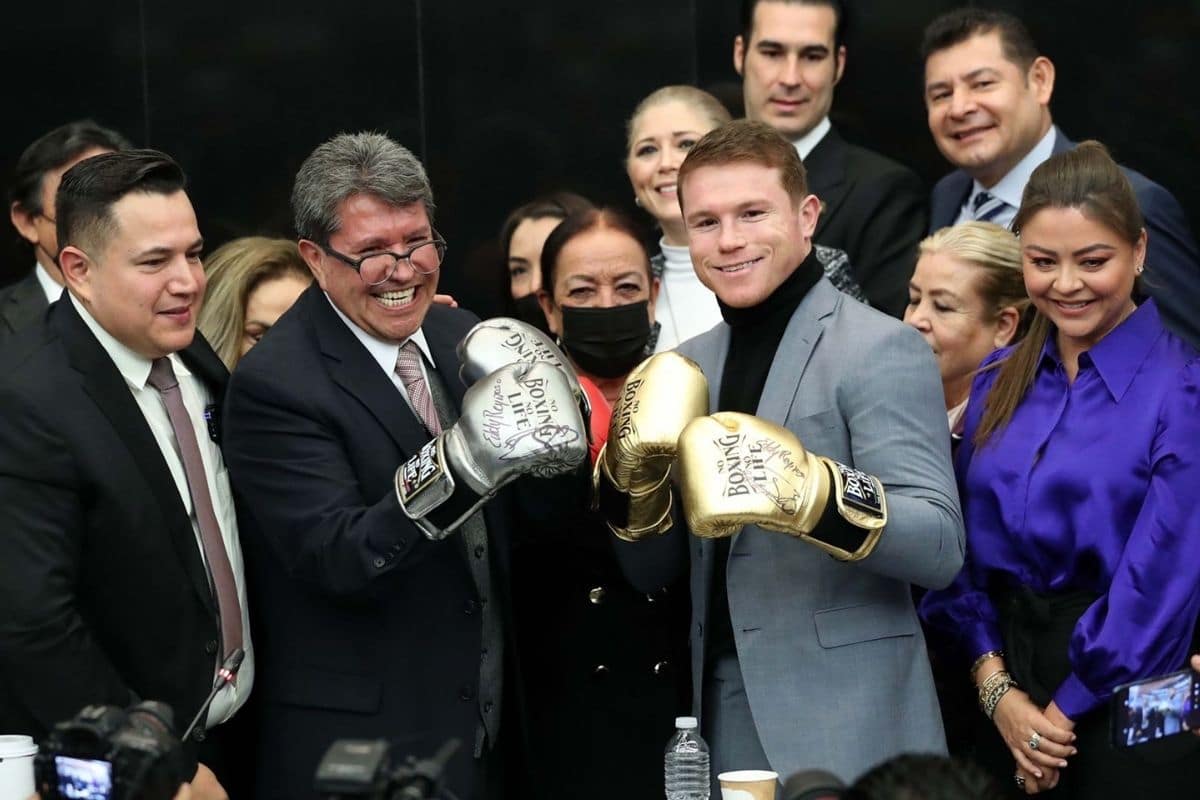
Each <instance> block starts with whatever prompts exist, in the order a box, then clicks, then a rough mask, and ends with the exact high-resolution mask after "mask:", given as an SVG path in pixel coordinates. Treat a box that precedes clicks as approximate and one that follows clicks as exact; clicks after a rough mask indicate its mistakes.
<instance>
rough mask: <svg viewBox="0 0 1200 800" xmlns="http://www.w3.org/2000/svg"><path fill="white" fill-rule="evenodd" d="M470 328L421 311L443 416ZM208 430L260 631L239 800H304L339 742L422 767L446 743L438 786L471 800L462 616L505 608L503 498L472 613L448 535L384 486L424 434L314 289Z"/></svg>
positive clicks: (471, 735)
mask: <svg viewBox="0 0 1200 800" xmlns="http://www.w3.org/2000/svg"><path fill="white" fill-rule="evenodd" d="M475 322H476V319H475V317H474V316H473V315H471V314H469V313H467V312H465V311H460V310H457V309H450V308H447V307H444V306H440V305H436V304H435V305H434V306H433V307H432V308H430V310H429V313H428V315H427V316H426V318H425V322H424V325H423V326H422V330H423V331H424V334H425V337H426V341H427V342H428V344H429V347H430V350H431V352H432V354H433V358H434V361H435V362H436V366H437V371H438V373H439V374H440V376H441V380H442V382H443V383H444V384H445V386H446V388H447V389H448V390H449V393H450V395H451V396H452V399H453V402H454V405H455V407H456V408H457V407H459V405H460V403H461V401H462V396H463V393H464V391H465V390H466V387H465V386H464V385H463V383H462V381H461V380H460V379H459V377H458V358H457V356H456V354H455V345H456V344H457V343H458V341H459V340H460V339H461V338H462V337H463V335H464V334H466V332H467V331H468V330H469V329H470V327H471V326H472V325H473V324H474V323H475ZM225 419H226V425H227V432H226V441H227V444H226V452H227V459H228V463H229V469H230V473H231V475H232V477H233V485H234V490H235V492H236V493H237V494H238V496H239V499H240V500H241V501H242V502H241V505H240V506H239V508H241V509H243V510H244V511H245V512H246V514H247V517H248V518H247V519H246V520H245V522H244V523H243V526H242V532H243V537H244V541H245V546H246V551H247V562H248V567H247V570H248V572H249V573H250V576H251V577H252V578H253V579H254V581H256V586H255V593H254V596H253V597H252V598H251V606H252V608H257V619H258V620H259V623H260V624H258V626H257V627H256V629H255V654H256V657H257V661H256V670H257V673H256V674H257V675H258V677H257V679H256V693H257V694H258V697H259V701H260V703H261V710H262V725H261V733H260V738H259V744H260V748H261V749H260V752H261V754H262V755H261V759H260V761H259V769H258V774H259V778H260V782H259V789H258V792H257V793H256V794H255V796H256V797H257V798H268V797H280V798H288V799H289V800H295V798H303V797H313V796H315V795H314V793H313V791H312V779H313V774H314V772H315V770H316V767H317V764H318V761H319V760H320V758H321V756H322V754H323V753H324V752H325V750H326V748H327V747H328V746H329V745H330V744H331V743H332V742H333V741H334V740H336V739H339V738H385V739H389V740H391V741H392V742H393V752H394V755H396V756H397V757H403V756H405V755H407V754H413V755H417V756H420V757H428V756H430V755H432V754H433V752H434V751H435V750H436V749H437V748H438V747H439V746H441V745H442V743H443V742H445V741H446V740H447V739H448V738H450V737H452V736H454V737H458V738H459V739H460V740H461V742H462V748H461V749H460V750H459V752H458V753H457V754H456V755H455V756H454V758H453V759H452V760H451V762H450V764H449V766H448V770H447V775H448V782H449V783H448V785H449V786H450V788H451V789H452V790H453V791H454V792H455V793H456V794H457V795H458V796H459V797H461V798H463V800H468V799H469V798H472V797H475V796H477V793H478V791H479V788H478V786H476V784H475V777H476V771H477V770H476V765H475V764H474V762H473V759H472V756H471V750H472V746H473V744H474V740H475V732H476V725H477V722H478V719H479V715H478V705H477V694H476V693H477V690H478V687H477V683H478V680H479V668H480V658H481V657H482V654H481V652H480V650H481V635H482V634H481V617H480V613H479V610H480V604H481V603H483V602H500V603H503V602H504V597H505V596H506V595H507V591H506V590H505V585H504V580H505V577H506V575H507V570H508V568H507V556H508V553H507V540H508V536H509V531H508V524H507V520H508V518H509V513H510V510H509V509H510V505H509V504H510V500H509V497H508V493H507V492H504V491H502V492H501V493H500V495H499V496H498V497H497V498H495V499H494V500H493V501H492V502H490V503H489V504H488V505H487V506H485V510H484V515H485V519H486V523H487V528H488V542H489V551H490V559H491V565H492V570H491V572H492V576H493V578H492V583H493V593H494V594H495V595H497V596H496V597H492V598H481V597H480V596H479V592H478V591H477V590H476V586H475V583H474V581H473V579H472V576H471V573H470V570H469V567H468V564H467V559H468V558H475V557H477V554H475V553H467V552H466V551H465V548H464V545H463V539H462V537H461V536H459V535H452V536H450V537H448V538H446V539H444V540H442V541H439V542H433V541H430V540H429V539H427V538H426V537H425V536H423V535H422V533H421V532H420V531H419V530H418V529H417V528H416V527H415V526H414V525H413V524H412V522H411V521H410V520H409V519H408V518H407V517H406V516H405V515H404V513H403V512H402V511H401V509H400V506H399V503H398V501H397V499H396V493H395V489H394V483H393V478H394V474H395V471H396V468H397V467H398V466H399V465H400V464H401V462H402V461H404V460H405V459H406V458H407V457H409V456H411V455H413V454H415V453H416V452H417V451H418V449H419V448H420V447H421V446H422V445H423V444H425V443H426V442H427V441H428V440H429V438H430V437H429V434H428V433H427V432H426V431H425V430H424V428H423V427H422V426H421V424H420V423H419V422H418V421H417V419H416V417H415V416H414V415H413V414H412V412H411V411H410V410H409V408H408V405H407V404H406V403H405V401H404V399H403V397H402V396H401V395H400V393H399V392H398V390H397V389H396V387H395V385H394V384H393V383H392V382H391V381H390V380H389V378H388V376H387V375H385V374H384V372H383V370H381V369H380V368H379V364H378V363H377V362H376V361H375V360H374V359H373V358H372V357H371V356H370V354H369V353H368V352H367V350H366V349H365V348H364V347H363V346H362V344H361V343H360V342H359V341H358V340H357V339H356V338H355V337H354V335H353V333H351V331H350V329H349V328H348V327H347V326H346V325H345V323H343V322H342V320H341V319H340V318H339V317H338V316H337V314H336V313H335V311H334V310H333V308H332V307H331V305H330V303H329V301H328V300H327V298H326V297H325V295H324V294H323V292H322V291H321V289H320V288H319V287H318V286H316V285H313V286H312V287H311V288H309V289H308V290H307V291H306V292H305V293H304V294H303V295H301V297H300V299H299V300H298V301H297V302H296V304H295V305H294V306H293V307H292V309H291V310H289V311H288V312H287V313H286V314H285V315H284V316H283V318H282V319H280V321H279V322H278V324H276V326H275V327H274V328H273V329H272V330H271V332H270V334H269V335H268V336H266V337H264V339H263V340H262V342H261V343H259V344H258V345H256V346H255V347H254V349H253V350H251V351H250V352H249V354H248V355H247V356H246V357H245V358H244V359H243V360H242V361H241V363H240V364H239V365H238V368H237V369H236V371H235V372H234V375H233V378H232V380H231V382H230V388H229V392H228V398H227V402H226V414H225ZM508 649H509V650H511V648H508ZM502 708H503V714H504V716H505V717H506V718H507V717H509V716H510V712H516V710H517V709H515V708H513V709H510V708H509V707H508V706H507V705H505V706H502Z"/></svg>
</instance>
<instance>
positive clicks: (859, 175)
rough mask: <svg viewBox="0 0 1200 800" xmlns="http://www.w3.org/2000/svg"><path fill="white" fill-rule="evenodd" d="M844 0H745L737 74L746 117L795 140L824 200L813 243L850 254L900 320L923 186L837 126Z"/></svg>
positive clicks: (863, 282)
mask: <svg viewBox="0 0 1200 800" xmlns="http://www.w3.org/2000/svg"><path fill="white" fill-rule="evenodd" d="M846 23H847V20H846V9H845V8H844V7H843V4H842V2H841V0H744V2H743V4H742V33H741V34H740V35H739V36H737V37H736V38H735V39H734V41H733V67H734V69H736V70H737V72H738V74H739V75H741V76H742V94H743V99H744V101H745V106H746V118H747V119H752V120H757V121H759V122H765V123H766V124H768V125H770V126H771V127H772V128H774V129H775V130H777V131H779V133H781V134H782V135H783V136H784V138H786V139H787V140H788V141H790V142H791V143H792V144H793V145H794V146H795V148H796V152H797V153H799V154H800V158H801V160H802V161H803V162H804V169H805V172H806V174H807V175H808V182H809V188H810V189H811V190H812V192H813V194H815V195H816V196H817V197H818V198H820V200H821V214H820V217H819V219H818V220H817V229H816V231H815V233H814V234H813V241H814V242H815V243H817V244H820V245H825V246H828V247H833V248H837V249H839V250H843V251H845V253H846V255H847V256H849V259H850V272H851V273H852V275H853V277H854V280H855V282H856V283H858V285H859V286H861V287H862V289H863V292H864V293H865V294H866V296H867V300H868V301H869V302H870V303H871V305H873V306H875V307H876V308H878V309H880V310H881V311H885V312H887V313H888V314H891V315H892V316H894V317H899V316H900V315H901V314H903V313H904V306H905V304H906V303H907V302H908V279H909V278H910V277H911V276H912V271H913V265H914V264H915V263H916V260H917V242H918V241H919V240H920V239H921V236H922V234H923V233H924V231H925V223H926V221H927V219H928V212H929V209H928V206H927V205H926V202H925V188H924V186H923V185H922V183H921V181H920V179H919V178H918V177H917V175H916V173H914V172H913V171H912V170H910V169H909V168H907V167H905V166H902V165H900V164H897V163H896V162H895V161H892V160H891V159H888V158H885V157H883V156H881V155H880V154H878V153H875V152H873V151H871V150H867V149H866V148H864V147H859V146H857V145H854V144H850V143H849V142H847V141H846V140H845V139H843V138H842V137H841V135H840V134H839V133H838V131H837V129H836V128H834V127H833V126H832V125H831V124H830V122H829V109H830V106H831V105H832V104H833V91H834V88H835V87H836V86H837V84H838V82H839V81H840V80H841V78H842V73H843V71H844V70H845V67H846V45H845V38H846V27H847V25H846Z"/></svg>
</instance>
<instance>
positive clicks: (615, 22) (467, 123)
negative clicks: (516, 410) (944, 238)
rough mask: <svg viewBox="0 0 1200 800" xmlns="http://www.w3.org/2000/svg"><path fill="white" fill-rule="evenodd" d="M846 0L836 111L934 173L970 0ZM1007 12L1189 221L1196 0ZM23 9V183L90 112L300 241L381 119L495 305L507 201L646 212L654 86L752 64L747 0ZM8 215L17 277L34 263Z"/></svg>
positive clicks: (1, 129) (17, 36) (227, 222)
mask: <svg viewBox="0 0 1200 800" xmlns="http://www.w3.org/2000/svg"><path fill="white" fill-rule="evenodd" d="M850 2H851V5H852V11H851V21H852V30H851V35H850V39H849V42H848V44H849V50H850V53H849V59H848V66H847V72H846V76H845V78H844V80H843V82H842V84H841V85H840V86H839V87H838V90H837V96H836V99H835V102H834V119H835V122H837V124H838V125H839V126H840V128H841V130H842V132H843V133H844V135H845V136H846V137H847V138H848V139H850V140H852V141H856V142H858V143H860V144H864V145H866V146H868V147H872V148H874V149H877V150H879V151H881V152H883V153H886V154H888V155H890V156H892V157H894V158H896V159H898V160H901V161H905V162H907V163H909V164H911V165H912V166H913V167H914V168H915V169H916V170H917V171H918V172H919V173H920V174H921V175H922V176H923V178H924V179H925V180H926V181H927V182H928V183H929V184H930V185H932V183H933V181H935V180H936V179H937V178H938V177H939V176H941V175H942V174H943V173H944V172H946V171H947V167H946V164H945V163H944V162H943V161H942V159H941V156H940V155H939V154H938V152H937V150H936V149H935V147H934V145H933V143H932V141H931V139H930V137H929V132H928V130H927V128H926V126H925V114H924V108H923V105H922V102H921V77H922V65H921V63H920V61H919V58H918V57H917V55H916V50H917V46H918V43H919V40H920V34H921V30H922V28H923V26H924V25H925V23H926V22H927V21H928V20H930V19H931V18H932V17H934V16H935V15H936V14H938V13H940V12H942V11H945V10H948V9H949V8H952V7H955V6H957V5H962V4H960V3H953V2H937V0H916V2H906V3H898V2H895V0H860V2H857V3H854V2H853V0H850ZM995 5H996V6H997V7H1002V8H1005V9H1007V10H1009V11H1012V12H1015V13H1017V14H1019V15H1020V16H1022V17H1023V18H1024V19H1025V20H1026V21H1027V22H1028V24H1029V26H1030V28H1031V29H1032V31H1033V33H1034V36H1035V38H1036V39H1037V40H1038V43H1039V45H1040V46H1041V48H1042V49H1043V51H1044V52H1045V53H1046V54H1047V55H1049V56H1050V57H1051V58H1052V59H1053V61H1054V62H1055V64H1056V66H1057V68H1058V81H1057V86H1056V89H1055V93H1054V106H1053V108H1054V116H1055V121H1056V122H1057V123H1058V124H1059V125H1060V126H1062V127H1063V128H1064V129H1065V130H1066V131H1067V132H1068V133H1069V135H1070V136H1072V137H1073V138H1075V139H1082V138H1087V137H1094V138H1098V139H1101V140H1102V141H1104V142H1106V143H1107V144H1108V145H1109V146H1110V147H1111V148H1112V149H1113V150H1114V152H1115V153H1116V155H1117V157H1118V158H1119V159H1120V160H1121V161H1122V162H1124V163H1126V164H1128V165H1130V166H1132V167H1134V168H1136V169H1139V170H1141V171H1142V172H1145V173H1146V174H1148V175H1150V176H1151V177H1153V178H1155V179H1156V180H1158V181H1159V182H1160V183H1163V184H1164V185H1166V186H1167V187H1168V188H1169V189H1171V190H1172V191H1173V192H1174V193H1175V194H1176V196H1177V197H1179V199H1180V201H1181V202H1182V203H1183V205H1184V207H1185V209H1186V210H1187V212H1188V214H1189V216H1190V218H1191V220H1192V222H1193V226H1194V225H1195V224H1196V222H1197V221H1198V220H1200V157H1198V156H1197V150H1198V149H1200V104H1198V102H1197V100H1198V99H1200V98H1198V96H1197V92H1196V81H1197V77H1196V76H1197V75H1200V47H1197V45H1196V42H1197V41H1200V3H1197V2H1195V1H1194V0H1149V2H1144V3H1138V4H1132V3H1128V4H1127V3H1120V2H1114V1H1112V0H1109V1H1108V2H1083V0H1053V2H998V3H995ZM5 17H6V20H5V21H6V25H5V29H4V31H3V32H2V33H0V41H3V43H4V47H3V51H2V55H0V59H2V61H0V63H3V65H4V68H5V74H7V75H9V101H8V113H7V114H6V115H5V117H6V119H5V123H4V125H3V126H0V181H2V182H3V185H4V188H5V189H6V190H7V188H8V181H9V179H10V177H11V175H12V168H13V164H14V162H15V160H16V158H17V156H18V155H19V154H20V152H21V150H22V149H23V148H24V147H25V146H26V145H27V144H28V143H29V142H30V141H32V140H33V139H34V138H36V137H37V136H38V135H40V134H41V133H43V132H44V131H46V130H48V129H50V128H51V127H54V126H56V125H59V124H61V123H63V122H66V121H68V120H71V119H76V118H80V117H89V116H90V117H93V118H95V119H96V120H98V121H100V122H101V123H103V124H106V125H109V126H111V127H115V128H117V129H119V130H121V131H123V132H124V133H126V134H127V135H128V136H130V138H132V139H133V140H134V141H135V143H137V144H139V145H149V146H153V147H157V148H160V149H163V150H165V151H167V152H169V153H171V154H172V155H174V156H175V157H176V158H178V159H179V160H180V162H181V163H182V164H183V166H184V168H185V169H186V170H187V171H188V173H189V174H190V176H191V180H192V189H191V194H192V198H193V202H194V203H195V205H196V208H197V212H198V214H199V218H200V226H201V230H202V231H203V232H204V234H205V236H206V238H207V239H208V241H209V242H210V243H211V246H216V245H218V244H220V243H222V242H224V241H226V240H228V239H230V238H233V237H235V236H240V235H246V234H251V233H267V234H277V235H285V236H290V235H291V233H292V231H291V226H290V222H289V211H288V192H289V191H290V188H291V179H292V176H293V175H294V174H295V171H296V168H297V167H298V166H299V164H300V162H301V161H302V160H303V159H304V157H305V156H306V155H307V154H308V153H309V152H310V151H311V150H312V148H313V147H314V146H316V144H318V143H319V142H321V141H323V140H324V139H326V138H328V137H329V136H331V135H333V134H334V133H337V132H338V131H343V130H362V129H373V130H380V131H385V132H387V133H389V134H390V135H392V136H393V137H395V138H396V139H398V140H399V141H400V142H402V143H404V144H406V145H408V146H409V147H411V148H412V149H413V150H414V151H415V152H417V153H418V155H420V156H421V157H422V158H423V159H424V161H425V163H426V165H427V167H428V169H429V172H430V175H431V179H432V182H433V187H434V193H435V197H436V198H437V202H438V213H437V225H438V228H439V230H440V231H441V232H442V234H443V235H444V236H445V237H446V239H447V240H448V241H449V242H450V255H449V257H448V259H447V264H446V267H445V269H444V270H443V277H442V284H441V285H442V287H443V288H444V289H445V290H449V291H451V292H452V293H454V294H455V295H456V296H457V297H458V298H459V299H460V301H462V302H463V304H464V305H467V306H468V307H471V308H474V309H475V310H477V311H479V312H481V313H484V314H487V313H492V312H494V311H496V310H497V292H496V287H497V285H498V283H499V279H498V277H497V276H498V273H499V269H500V267H499V265H498V262H497V260H496V252H495V246H494V242H493V239H494V237H495V234H496V229H497V228H498V227H499V225H500V223H501V221H502V220H503V218H504V215H505V214H506V213H507V212H508V210H509V209H511V208H513V207H514V206H516V205H518V204H520V203H522V202H524V201H525V200H527V199H529V198H531V197H532V196H534V195H535V194H538V193H540V192H543V191H548V190H553V189H561V188H570V189H574V190H576V191H579V192H582V193H583V194H585V195H587V196H589V197H591V198H592V199H594V200H598V201H603V202H609V203H617V204H620V205H623V206H626V207H628V208H630V209H632V191H631V190H630V188H629V185H628V183H627V181H626V178H625V174H624V170H623V167H622V156H623V145H624V120H625V118H626V117H627V116H628V114H629V112H630V110H631V109H632V108H633V106H634V105H635V104H636V103H637V101H638V100H639V99H640V98H641V97H643V96H644V95H645V94H647V93H648V92H650V91H651V90H653V89H655V88H657V87H659V86H662V85H665V84H668V83H695V84H697V85H700V86H704V87H712V86H714V85H716V84H721V83H723V82H724V83H729V82H735V81H737V76H736V74H735V73H734V72H733V68H732V64H731V47H732V40H733V37H734V35H735V34H736V33H737V28H738V22H737V18H738V11H737V2H736V0H607V2H604V3H595V2H588V3H583V2H577V1H575V0H565V2H564V0H521V1H520V2H514V0H502V1H501V2H481V0H399V1H398V2H396V1H393V2H387V3H383V2H369V1H368V0H348V1H347V0H343V2H337V3H330V2H325V1H324V0H292V2H289V3H274V2H265V1H264V0H240V1H235V0H209V2H206V3H203V4H168V3H165V2H157V3H155V2H148V1H147V0H140V1H135V0H112V1H111V2H107V3H91V2H84V0H45V1H44V2H38V3H10V4H8V6H7V8H6V9H5ZM734 85H735V86H736V84H734ZM5 227H6V228H7V233H6V234H5V235H4V236H2V237H0V239H2V243H0V283H3V282H8V281H11V280H14V279H16V278H18V277H19V276H20V275H21V274H23V273H24V272H25V271H27V270H28V269H29V268H30V267H31V266H32V263H33V262H32V256H31V254H30V252H29V250H28V248H25V247H22V246H21V245H20V244H19V240H18V239H17V237H16V234H15V232H14V231H12V229H11V227H9V226H5Z"/></svg>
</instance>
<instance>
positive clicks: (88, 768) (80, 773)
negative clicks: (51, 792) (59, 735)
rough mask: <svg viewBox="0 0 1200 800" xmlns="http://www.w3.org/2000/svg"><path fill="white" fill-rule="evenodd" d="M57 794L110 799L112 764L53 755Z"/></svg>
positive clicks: (76, 798) (85, 799) (75, 799)
mask: <svg viewBox="0 0 1200 800" xmlns="http://www.w3.org/2000/svg"><path fill="white" fill-rule="evenodd" d="M54 766H55V768H56V769H57V771H58V794H59V796H60V797H66V798H71V799H72V800H111V798H112V796H113V779H112V764H110V763H109V762H107V761H99V760H96V759H88V758H71V757H70V756H55V757H54Z"/></svg>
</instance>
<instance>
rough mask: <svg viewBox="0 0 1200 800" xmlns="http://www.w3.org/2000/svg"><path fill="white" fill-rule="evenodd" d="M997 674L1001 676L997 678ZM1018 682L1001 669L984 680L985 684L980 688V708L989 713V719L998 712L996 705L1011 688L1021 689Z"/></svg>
mask: <svg viewBox="0 0 1200 800" xmlns="http://www.w3.org/2000/svg"><path fill="white" fill-rule="evenodd" d="M996 676H1000V677H999V678H997V679H996V680H993V678H996ZM1019 688H1020V687H1019V686H1018V685H1017V682H1016V681H1015V680H1013V678H1012V676H1011V675H1009V674H1008V673H1007V672H1005V671H1003V670H1001V671H1000V672H996V673H994V674H993V675H990V676H988V679H987V680H986V681H984V683H983V686H981V687H980V688H979V708H980V709H981V710H982V711H983V713H984V714H986V715H987V718H988V719H991V718H992V715H993V714H995V713H996V706H998V705H999V704H1000V699H1001V698H1002V697H1004V695H1006V694H1008V691H1009V689H1019Z"/></svg>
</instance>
